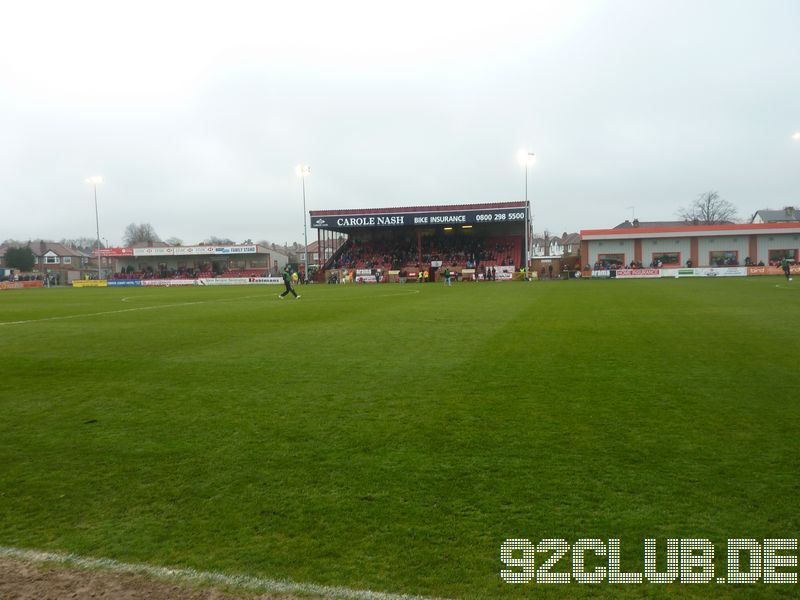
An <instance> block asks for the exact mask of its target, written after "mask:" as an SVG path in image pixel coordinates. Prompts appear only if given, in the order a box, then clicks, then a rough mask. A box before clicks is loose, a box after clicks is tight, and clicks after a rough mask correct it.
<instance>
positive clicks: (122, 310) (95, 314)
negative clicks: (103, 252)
mask: <svg viewBox="0 0 800 600" xmlns="http://www.w3.org/2000/svg"><path fill="white" fill-rule="evenodd" d="M410 294H419V290H407V291H403V292H399V293H393V294H379V295H377V296H373V298H381V297H383V298H385V297H387V296H405V295H410ZM270 297H271V296H269V295H268V294H253V295H250V296H240V297H238V298H217V299H216V300H198V301H196V302H179V303H176V304H158V305H156V306H138V307H136V308H123V309H120V310H105V311H102V312H96V313H81V314H79V315H63V316H61V317H42V318H41V319H25V320H23V321H0V327H1V326H3V325H24V324H25V323H38V322H40V321H61V320H64V319H79V318H81V317H98V316H102V315H115V314H119V313H126V312H134V311H137V310H156V309H158V308H174V307H176V306H192V305H194V304H213V303H216V302H237V301H239V300H249V299H251V298H265V299H266V298H270ZM128 298H133V296H126V297H125V298H122V299H121V300H122V302H125V301H127V299H128ZM311 299H312V298H309V300H311ZM336 300H349V298H337V299H336ZM327 301H328V302H331V301H334V300H333V299H330V298H329V299H327Z"/></svg>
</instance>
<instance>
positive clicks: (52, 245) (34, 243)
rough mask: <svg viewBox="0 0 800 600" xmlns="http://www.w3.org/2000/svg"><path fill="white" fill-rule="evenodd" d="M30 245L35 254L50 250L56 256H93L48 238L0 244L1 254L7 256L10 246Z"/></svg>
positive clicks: (38, 254) (42, 253)
mask: <svg viewBox="0 0 800 600" xmlns="http://www.w3.org/2000/svg"><path fill="white" fill-rule="evenodd" d="M25 246H30V248H31V251H33V254H34V256H37V257H38V256H44V255H45V254H47V253H48V252H52V253H53V254H55V255H56V256H73V257H77V258H91V255H90V254H86V253H85V252H83V251H81V250H76V249H75V248H70V247H69V246H65V245H64V244H60V243H58V242H49V241H47V240H31V241H30V242H25V243H15V244H5V245H3V246H0V256H5V254H6V250H7V249H8V248H24V247H25Z"/></svg>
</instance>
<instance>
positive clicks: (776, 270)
mask: <svg viewBox="0 0 800 600" xmlns="http://www.w3.org/2000/svg"><path fill="white" fill-rule="evenodd" d="M789 273H791V274H792V275H800V265H790V266H789ZM747 274H748V275H783V274H784V273H783V269H781V268H780V267H747Z"/></svg>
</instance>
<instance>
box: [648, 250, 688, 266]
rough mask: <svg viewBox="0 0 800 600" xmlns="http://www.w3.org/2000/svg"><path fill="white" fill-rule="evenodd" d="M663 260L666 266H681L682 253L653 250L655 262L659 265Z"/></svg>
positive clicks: (663, 264) (662, 263)
mask: <svg viewBox="0 0 800 600" xmlns="http://www.w3.org/2000/svg"><path fill="white" fill-rule="evenodd" d="M659 261H661V265H662V266H664V267H680V266H681V253H680V252H653V264H655V265H657V264H658V262H659Z"/></svg>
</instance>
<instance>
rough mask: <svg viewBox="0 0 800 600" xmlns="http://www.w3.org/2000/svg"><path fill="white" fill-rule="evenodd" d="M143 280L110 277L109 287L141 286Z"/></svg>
mask: <svg viewBox="0 0 800 600" xmlns="http://www.w3.org/2000/svg"><path fill="white" fill-rule="evenodd" d="M140 285H142V282H141V281H140V280H139V279H109V280H108V287H134V286H140Z"/></svg>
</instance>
